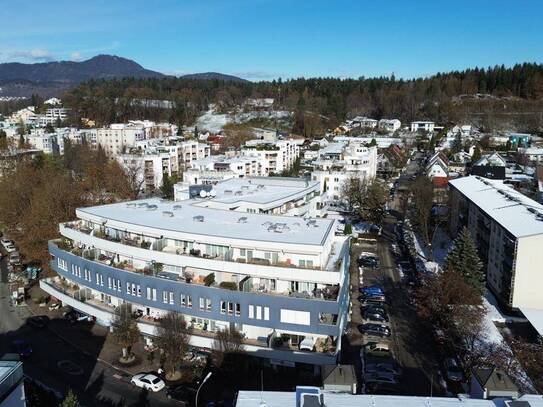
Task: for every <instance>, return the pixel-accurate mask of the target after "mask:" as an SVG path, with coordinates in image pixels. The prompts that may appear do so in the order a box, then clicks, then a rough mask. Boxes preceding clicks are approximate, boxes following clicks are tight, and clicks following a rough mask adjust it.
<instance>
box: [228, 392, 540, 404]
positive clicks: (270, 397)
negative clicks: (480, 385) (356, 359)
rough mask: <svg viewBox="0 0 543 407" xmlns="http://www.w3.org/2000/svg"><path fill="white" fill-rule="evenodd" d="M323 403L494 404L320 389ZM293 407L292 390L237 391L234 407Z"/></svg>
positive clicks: (481, 401)
mask: <svg viewBox="0 0 543 407" xmlns="http://www.w3.org/2000/svg"><path fill="white" fill-rule="evenodd" d="M322 394H323V395H324V405H325V406H334V407H397V406H399V405H401V406H404V407H450V406H463V407H470V406H474V407H479V406H481V407H495V406H496V405H503V404H495V403H494V401H492V400H481V399H470V398H454V397H416V396H377V395H369V394H347V393H333V392H326V391H323V392H322ZM530 405H532V406H543V399H535V400H533V401H532V400H530ZM261 406H266V407H295V406H296V393H295V392H279V391H265V392H260V391H245V390H242V391H240V392H239V393H238V397H237V401H236V407H261Z"/></svg>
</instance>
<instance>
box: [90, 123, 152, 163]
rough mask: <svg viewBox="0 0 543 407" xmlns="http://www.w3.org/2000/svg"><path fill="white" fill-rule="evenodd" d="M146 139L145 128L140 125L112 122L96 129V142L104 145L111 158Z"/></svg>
mask: <svg viewBox="0 0 543 407" xmlns="http://www.w3.org/2000/svg"><path fill="white" fill-rule="evenodd" d="M144 139H145V129H144V128H143V126H140V125H130V124H112V125H110V126H109V127H105V128H100V129H97V130H96V143H97V145H100V146H102V148H103V149H104V151H105V152H106V154H107V155H108V156H110V157H111V158H115V156H117V155H119V154H122V153H123V152H125V150H126V149H128V148H130V147H135V145H136V142H137V141H139V140H144Z"/></svg>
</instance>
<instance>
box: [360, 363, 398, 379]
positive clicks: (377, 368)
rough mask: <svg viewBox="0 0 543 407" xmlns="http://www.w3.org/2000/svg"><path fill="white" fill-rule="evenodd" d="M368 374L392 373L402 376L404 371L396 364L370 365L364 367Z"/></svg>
mask: <svg viewBox="0 0 543 407" xmlns="http://www.w3.org/2000/svg"><path fill="white" fill-rule="evenodd" d="M364 371H365V372H366V373H376V372H378V373H390V374H393V375H394V376H401V374H402V369H401V368H400V367H399V366H398V365H397V364H396V363H394V362H381V363H368V364H366V366H365V367H364Z"/></svg>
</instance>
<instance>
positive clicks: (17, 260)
mask: <svg viewBox="0 0 543 407" xmlns="http://www.w3.org/2000/svg"><path fill="white" fill-rule="evenodd" d="M9 263H10V264H12V265H14V266H20V265H21V256H20V255H19V252H17V251H14V252H11V253H10V254H9Z"/></svg>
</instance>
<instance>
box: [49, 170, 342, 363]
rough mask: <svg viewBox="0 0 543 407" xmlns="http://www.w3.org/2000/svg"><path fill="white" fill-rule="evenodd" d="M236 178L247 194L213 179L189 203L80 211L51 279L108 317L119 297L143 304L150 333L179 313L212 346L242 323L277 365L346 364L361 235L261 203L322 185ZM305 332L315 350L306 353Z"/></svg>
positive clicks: (52, 285) (58, 247) (138, 307)
mask: <svg viewBox="0 0 543 407" xmlns="http://www.w3.org/2000/svg"><path fill="white" fill-rule="evenodd" d="M233 181H234V180H231V181H230V182H233ZM236 181H237V182H242V184H240V189H239V191H240V192H241V195H240V194H238V193H237V191H233V190H231V189H224V188H221V187H220V186H214V187H213V189H214V192H212V190H211V186H207V187H201V188H200V189H199V192H197V193H196V190H195V189H194V188H193V190H192V192H193V193H191V191H190V190H189V196H188V197H186V199H183V200H180V201H177V202H173V201H165V200H161V199H146V200H139V201H133V202H123V203H115V204H110V205H103V206H95V207H88V208H79V209H77V210H76V217H77V220H75V221H73V222H66V223H62V224H60V225H59V228H60V234H61V235H62V236H63V239H61V240H53V241H50V243H49V250H50V253H51V256H52V261H51V267H52V268H53V269H54V270H55V271H56V272H57V274H58V276H56V277H52V278H48V279H42V280H40V287H41V288H42V289H43V290H45V291H46V292H47V293H48V294H50V295H52V296H54V297H55V298H57V299H59V300H60V301H62V303H63V304H64V305H69V306H71V307H73V308H74V309H76V310H77V311H78V312H81V313H83V314H85V315H90V316H92V317H94V318H96V321H97V322H98V323H100V324H103V325H106V326H107V325H110V324H111V321H112V318H113V315H114V311H115V307H117V306H118V305H119V304H121V303H124V302H127V303H129V304H131V305H132V309H133V310H134V311H135V312H138V313H140V314H141V317H139V318H138V319H137V323H138V327H139V329H140V331H141V332H142V334H143V335H144V336H145V338H146V341H147V342H152V340H153V337H155V336H156V334H157V332H156V327H157V321H159V320H160V318H161V317H162V316H163V315H164V314H165V313H167V312H169V311H173V312H179V313H181V314H182V315H183V317H184V318H185V320H186V322H187V324H188V325H189V326H190V327H191V328H192V332H191V336H190V344H191V346H196V347H199V348H205V349H212V348H213V346H214V343H215V333H216V332H217V331H219V330H223V329H227V328H236V329H237V330H239V331H240V332H241V333H242V334H243V337H244V340H243V347H244V350H245V351H246V352H247V353H249V354H252V355H254V356H257V357H262V358H268V359H270V361H271V362H272V363H281V364H288V365H290V366H295V365H296V364H299V363H302V364H310V365H315V366H321V365H328V364H335V363H336V360H337V357H338V354H339V352H340V351H341V335H342V332H343V330H344V328H345V326H346V322H347V318H348V309H349V287H348V270H349V238H348V237H344V236H336V235H335V232H334V231H335V229H336V226H337V225H336V221H335V220H332V219H324V218H322V219H314V218H310V217H302V216H285V215H279V214H265V213H261V212H264V211H266V210H269V208H271V207H274V208H277V207H279V206H277V203H278V202H283V204H281V206H280V207H282V206H283V205H289V202H291V204H290V205H291V207H290V210H295V209H297V208H296V201H294V202H293V203H292V199H293V198H292V196H296V197H298V198H297V200H298V201H301V202H300V203H303V201H305V200H306V197H307V196H309V197H310V200H311V199H313V198H315V199H318V196H317V195H316V193H317V190H318V186H316V185H315V184H312V183H308V184H307V185H306V183H305V181H300V180H289V179H280V180H277V181H276V182H279V184H277V185H276V184H264V188H261V187H259V185H260V184H257V185H256V187H254V186H252V185H251V184H249V183H248V181H246V180H236ZM274 181H275V180H274ZM300 183H302V184H301V185H300ZM244 186H247V187H248V188H247V189H246V188H244ZM252 187H253V189H251V188H252ZM251 192H252V194H251ZM252 197H254V198H252ZM239 200H243V201H244V202H246V203H247V204H246V205H245V204H244V205H241V206H238V205H237V204H235V202H236V201H239ZM224 207H228V208H229V209H230V210H224V209H223V208H224ZM253 212H258V213H253ZM287 213H292V214H296V213H293V212H291V211H287ZM303 213H304V212H302V213H301V215H302V214H303ZM210 275H212V276H213V280H214V283H212V284H211V285H209V284H208V285H205V284H204V279H205V278H206V276H210ZM205 281H209V279H205ZM302 341H305V342H304V344H307V343H311V346H312V347H313V349H314V351H313V352H308V351H303V352H302V351H300V349H299V345H300V344H301V343H302Z"/></svg>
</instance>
